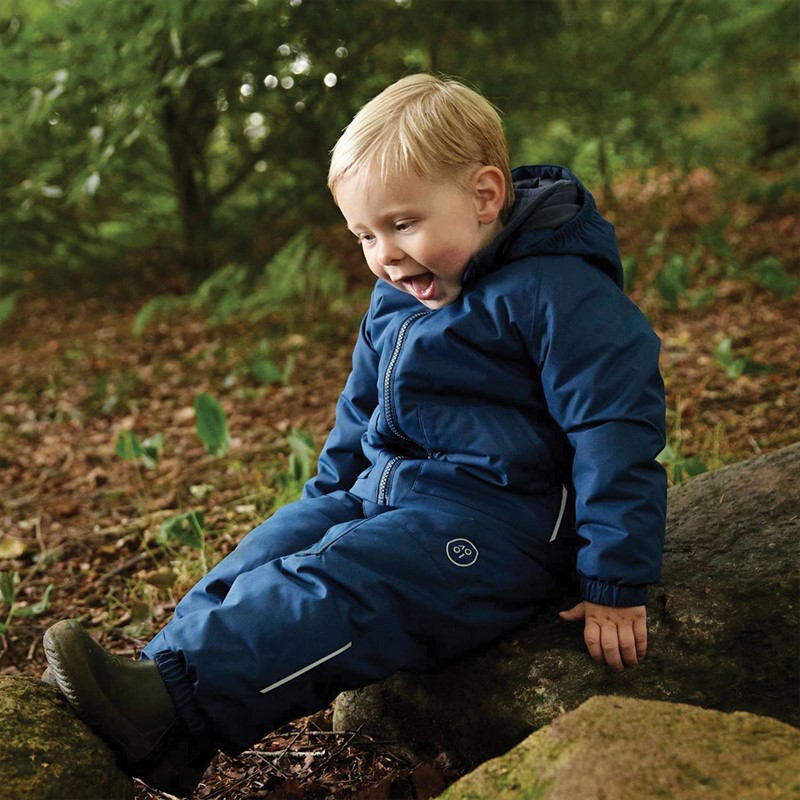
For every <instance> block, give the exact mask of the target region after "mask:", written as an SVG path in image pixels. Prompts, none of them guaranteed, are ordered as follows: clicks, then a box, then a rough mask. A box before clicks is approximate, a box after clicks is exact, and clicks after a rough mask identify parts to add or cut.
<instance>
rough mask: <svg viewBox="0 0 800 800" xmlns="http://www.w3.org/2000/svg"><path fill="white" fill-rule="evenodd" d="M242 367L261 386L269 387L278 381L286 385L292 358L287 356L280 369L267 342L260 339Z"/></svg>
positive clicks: (290, 371) (290, 372)
mask: <svg viewBox="0 0 800 800" xmlns="http://www.w3.org/2000/svg"><path fill="white" fill-rule="evenodd" d="M243 367H244V371H245V372H246V373H247V374H248V375H250V376H252V377H253V378H255V380H257V381H258V382H259V383H260V384H262V385H263V386H269V385H270V384H273V383H277V382H278V381H280V382H282V383H284V384H286V383H288V382H289V378H290V377H291V374H292V370H293V368H294V357H293V356H292V355H289V356H288V357H287V359H286V361H285V362H284V366H283V368H282V369H281V367H279V366H278V365H277V364H276V363H275V361H274V360H273V358H272V356H271V354H270V346H269V342H268V341H267V340H266V339H262V340H261V341H260V342H259V343H258V347H257V348H256V349H255V350H254V351H253V352H252V353H250V354H249V355H248V356H247V357H246V358H245V359H244V364H243Z"/></svg>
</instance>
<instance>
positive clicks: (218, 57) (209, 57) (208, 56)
mask: <svg viewBox="0 0 800 800" xmlns="http://www.w3.org/2000/svg"><path fill="white" fill-rule="evenodd" d="M224 55H225V54H224V53H223V52H222V51H221V50H209V52H208V53H203V55H201V56H200V58H198V59H197V61H195V62H194V65H195V67H197V68H198V69H205V68H206V67H211V66H213V65H214V64H217V63H219V62H220V61H222V59H223V57H224Z"/></svg>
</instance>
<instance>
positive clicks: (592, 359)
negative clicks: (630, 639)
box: [531, 257, 666, 606]
mask: <svg viewBox="0 0 800 800" xmlns="http://www.w3.org/2000/svg"><path fill="white" fill-rule="evenodd" d="M538 277H539V280H538V281H537V287H538V288H537V293H536V300H535V310H534V321H533V331H532V339H531V342H532V350H533V357H534V359H535V361H536V363H537V365H538V367H539V370H540V374H541V379H542V384H543V387H544V392H545V398H546V401H547V404H548V408H549V410H550V413H551V415H552V416H553V418H554V419H555V421H556V422H557V423H558V425H559V426H560V427H561V429H562V431H564V433H565V434H566V436H567V438H568V439H569V442H570V445H571V447H572V449H573V451H574V460H573V467H572V479H573V483H574V487H575V493H576V507H575V511H576V524H577V531H578V534H579V535H580V537H581V538H582V539H583V540H584V545H583V546H582V547H581V549H580V551H579V553H578V563H577V567H578V574H579V577H580V584H581V596H582V599H584V600H588V601H590V602H593V603H599V604H602V605H610V606H633V605H642V604H644V603H645V602H646V600H647V585H648V584H651V583H654V582H656V581H657V580H658V579H659V576H660V571H661V556H662V549H663V542H664V528H665V519H666V475H665V472H664V470H663V468H662V467H661V465H660V464H658V462H657V461H656V460H655V459H656V456H657V455H658V454H659V453H660V452H661V450H662V449H663V447H664V443H665V401H664V384H663V381H662V378H661V374H660V372H659V369H658V356H659V349H660V342H659V339H658V337H657V336H656V335H655V333H654V332H653V330H652V329H651V327H650V325H649V324H648V322H647V321H646V319H645V318H644V316H643V314H642V313H641V312H640V311H639V309H638V308H637V307H636V306H635V305H634V304H633V303H632V302H631V301H630V300H629V299H628V298H627V297H626V296H625V295H624V294H623V292H622V291H621V290H620V289H619V288H618V287H617V286H616V285H615V284H614V282H613V281H612V280H611V279H610V278H609V277H608V276H606V275H605V274H604V273H602V272H601V271H600V270H599V269H597V268H596V267H594V266H591V265H589V264H588V263H586V262H585V261H583V260H581V259H579V258H573V257H564V258H559V259H557V260H555V261H554V260H549V259H547V260H545V261H544V262H540V270H539V276H538Z"/></svg>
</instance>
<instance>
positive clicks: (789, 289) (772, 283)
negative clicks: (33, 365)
mask: <svg viewBox="0 0 800 800" xmlns="http://www.w3.org/2000/svg"><path fill="white" fill-rule="evenodd" d="M750 269H751V270H752V272H753V274H754V275H755V278H756V281H757V282H758V283H760V284H761V286H763V287H764V288H765V289H767V290H768V291H770V292H775V293H776V294H779V295H780V296H781V297H784V298H787V299H788V298H789V297H792V296H793V295H794V294H795V293H796V292H797V290H798V289H799V288H800V278H796V277H795V276H794V275H790V274H789V273H788V272H786V270H785V269H784V268H783V265H782V264H781V262H780V261H779V260H778V259H777V258H775V257H774V256H767V257H766V258H762V259H761V260H759V261H756V263H755V264H752V265H751V267H750ZM0 321H2V318H1V317H0Z"/></svg>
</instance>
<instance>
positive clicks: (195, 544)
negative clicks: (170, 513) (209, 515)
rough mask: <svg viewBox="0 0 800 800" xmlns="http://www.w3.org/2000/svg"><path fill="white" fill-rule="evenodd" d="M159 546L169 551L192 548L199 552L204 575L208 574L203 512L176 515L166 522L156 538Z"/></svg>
mask: <svg viewBox="0 0 800 800" xmlns="http://www.w3.org/2000/svg"><path fill="white" fill-rule="evenodd" d="M156 541H157V542H158V544H160V545H161V546H162V547H165V548H167V549H170V548H173V547H175V546H181V545H182V546H184V547H190V548H192V549H193V550H197V551H198V554H199V556H200V564H201V566H202V570H203V574H204V575H205V573H206V572H208V564H207V562H206V527H205V519H204V517H203V513H202V512H201V511H188V512H187V513H185V514H176V515H175V516H174V517H170V518H169V519H167V520H165V521H164V523H163V524H162V525H161V531H160V532H159V534H158V537H157V538H156Z"/></svg>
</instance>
